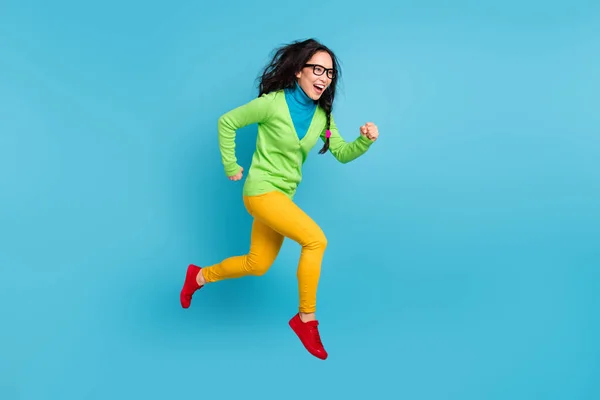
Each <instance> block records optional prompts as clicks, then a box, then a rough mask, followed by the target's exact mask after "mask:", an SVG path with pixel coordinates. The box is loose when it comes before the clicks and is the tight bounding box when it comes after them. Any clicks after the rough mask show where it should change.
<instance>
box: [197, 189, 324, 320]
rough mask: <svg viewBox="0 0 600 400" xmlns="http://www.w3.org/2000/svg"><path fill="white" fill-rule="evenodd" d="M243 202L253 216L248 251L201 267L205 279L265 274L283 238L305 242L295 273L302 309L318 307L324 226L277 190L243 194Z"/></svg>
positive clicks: (211, 280) (310, 311)
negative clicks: (260, 193)
mask: <svg viewBox="0 0 600 400" xmlns="http://www.w3.org/2000/svg"><path fill="white" fill-rule="evenodd" d="M244 205H245V207H246V209H247V210H248V212H249V213H250V215H251V216H252V217H253V218H254V221H253V223H252V234H251V238H250V251H249V252H248V253H247V254H244V255H240V256H234V257H229V258H227V259H225V260H223V261H221V262H220V263H218V264H215V265H211V266H209V267H206V268H203V269H202V274H203V276H204V279H205V280H206V282H217V281H220V280H223V279H230V278H239V277H242V276H247V275H256V276H259V275H263V274H265V273H266V272H267V271H268V270H269V268H270V267H271V265H272V264H273V262H274V261H275V258H276V257H277V254H279V250H280V249H281V245H282V244H283V239H284V238H285V237H287V238H290V239H292V240H294V241H295V242H297V243H298V244H300V245H301V246H302V251H301V253H300V260H299V262H298V269H297V272H296V276H297V278H298V294H299V300H300V306H299V311H300V312H303V313H313V312H315V311H316V307H317V305H316V304H317V286H318V283H319V277H320V274H321V262H322V260H323V254H324V253H325V248H326V247H327V239H326V237H325V234H324V233H323V231H322V230H321V228H320V227H319V226H318V225H317V224H316V223H315V222H314V221H313V220H312V219H311V218H310V217H309V216H308V215H307V214H306V213H305V212H304V211H302V209H300V208H299V207H298V206H297V205H296V204H295V203H294V202H293V201H292V200H291V199H290V198H288V197H287V196H286V195H284V194H283V193H280V192H277V191H274V192H269V193H266V194H262V195H258V196H244Z"/></svg>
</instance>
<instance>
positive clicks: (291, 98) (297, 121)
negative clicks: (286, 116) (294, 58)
mask: <svg viewBox="0 0 600 400" xmlns="http://www.w3.org/2000/svg"><path fill="white" fill-rule="evenodd" d="M285 99H286V101H287V104H288V108H289V110H290V115H291V117H292V122H293V123H294V128H295V129H296V133H297V135H298V139H302V138H303V137H304V136H305V135H306V132H307V131H308V128H309V127H310V123H311V122H312V119H313V116H314V113H315V110H316V108H317V102H316V101H314V100H313V99H311V98H310V97H308V95H307V94H306V93H304V90H302V88H301V87H300V85H299V84H298V82H296V84H295V85H294V87H293V88H291V89H285Z"/></svg>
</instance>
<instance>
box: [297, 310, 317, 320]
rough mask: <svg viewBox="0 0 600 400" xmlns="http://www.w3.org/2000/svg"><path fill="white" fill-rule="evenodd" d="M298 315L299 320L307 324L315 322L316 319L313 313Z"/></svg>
mask: <svg viewBox="0 0 600 400" xmlns="http://www.w3.org/2000/svg"><path fill="white" fill-rule="evenodd" d="M299 314H300V320H301V321H302V322H309V321H316V319H317V317H316V315H315V313H314V312H313V313H303V312H301V313H299Z"/></svg>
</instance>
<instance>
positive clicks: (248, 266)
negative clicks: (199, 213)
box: [180, 39, 379, 360]
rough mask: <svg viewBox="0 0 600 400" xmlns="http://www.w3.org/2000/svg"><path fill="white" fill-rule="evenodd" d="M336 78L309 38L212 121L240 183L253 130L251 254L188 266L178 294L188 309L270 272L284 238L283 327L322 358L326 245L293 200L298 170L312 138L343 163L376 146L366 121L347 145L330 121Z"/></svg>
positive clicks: (322, 49) (228, 168) (280, 52)
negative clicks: (240, 152) (289, 282)
mask: <svg viewBox="0 0 600 400" xmlns="http://www.w3.org/2000/svg"><path fill="white" fill-rule="evenodd" d="M339 76H340V69H339V65H338V61H337V59H336V56H335V55H334V53H333V52H332V51H331V50H330V49H329V48H327V47H326V46H324V45H323V44H321V43H319V42H317V41H316V40H314V39H309V40H305V41H296V42H293V43H290V44H288V45H286V46H284V47H281V48H279V49H277V50H276V51H275V52H274V56H273V59H272V60H271V62H270V63H269V64H268V65H267V67H266V68H265V70H264V71H263V73H262V75H261V78H260V85H259V93H258V97H257V98H255V99H254V100H251V101H250V102H248V103H246V104H244V105H242V106H239V107H237V108H235V109H233V110H231V111H229V112H227V113H225V114H224V115H222V116H221V117H220V118H219V120H218V138H219V146H220V151H221V158H222V162H223V166H224V169H225V175H226V176H227V177H228V178H229V179H230V180H232V181H239V180H240V179H242V176H243V173H244V169H243V168H242V167H241V166H240V165H238V163H237V158H236V156H235V136H236V131H237V130H238V129H240V128H242V127H245V126H248V125H251V124H257V125H258V136H257V141H256V150H255V152H254V154H253V157H252V163H251V165H250V168H249V170H248V176H247V178H246V181H245V182H244V186H243V202H244V206H245V208H246V210H247V211H248V213H249V214H250V215H251V216H252V217H253V223H252V233H251V237H250V250H249V252H248V253H247V254H244V255H238V256H233V257H229V258H227V259H225V260H223V261H221V262H219V263H218V264H214V265H211V266H206V267H203V268H202V267H199V266H196V265H194V264H190V265H189V266H188V268H187V273H186V276H185V282H184V284H183V288H182V290H181V294H180V300H181V306H182V307H183V308H188V307H189V306H190V304H191V301H192V296H193V294H194V293H195V291H196V290H198V289H200V288H202V287H203V286H204V285H206V284H209V283H214V282H217V281H221V280H224V279H232V278H240V277H243V276H248V275H254V276H260V275H263V274H265V273H266V272H267V270H268V269H269V268H270V267H271V265H272V264H273V262H274V261H275V258H276V257H277V255H278V253H279V250H280V249H281V246H282V244H283V239H284V238H286V237H287V238H289V239H291V240H293V241H295V242H297V243H298V244H299V245H300V246H301V247H302V251H301V254H300V260H299V262H298V267H297V278H298V295H299V308H298V312H297V313H296V314H295V315H294V316H293V317H292V318H291V319H290V321H289V325H290V327H291V329H292V330H293V331H294V332H295V334H296V335H297V336H298V338H299V339H300V341H301V342H302V344H303V345H304V347H305V348H306V349H307V350H308V352H310V353H311V354H312V355H313V356H315V357H318V358H320V359H323V360H324V359H326V358H327V352H326V351H325V348H324V347H323V344H322V342H321V338H320V335H319V330H318V325H319V322H318V320H317V318H316V315H315V312H316V305H317V285H318V283H319V277H320V272H321V262H322V259H323V254H324V252H325V248H326V246H327V238H326V237H325V234H324V233H323V231H322V230H321V228H320V227H319V225H317V223H315V221H313V220H312V219H311V218H310V217H309V216H308V215H307V214H306V213H305V212H304V211H302V209H300V208H299V207H298V206H297V205H296V204H295V203H294V201H293V198H294V194H295V192H296V189H297V187H298V185H299V183H300V181H301V180H302V165H303V164H304V162H305V160H306V157H307V155H308V154H309V152H310V151H311V150H312V149H313V148H314V146H315V145H316V143H317V140H318V139H321V140H322V141H323V142H324V145H323V148H322V149H321V150H320V151H319V153H320V154H324V153H326V152H328V151H329V152H330V153H331V154H332V155H333V156H334V157H335V158H336V159H337V160H338V161H339V162H341V163H347V162H350V161H352V160H354V159H356V158H357V157H359V156H361V155H362V154H364V153H365V152H366V151H367V150H368V149H369V147H370V146H371V145H372V144H373V142H374V141H375V140H377V138H378V136H379V132H378V129H377V126H376V125H375V124H373V123H370V122H369V123H366V124H365V125H363V126H361V127H360V129H359V133H360V134H359V135H357V137H356V138H355V139H354V140H353V141H352V142H346V141H345V140H344V139H343V138H342V136H340V133H339V132H338V129H337V128H336V125H335V122H334V118H333V116H332V107H333V101H334V98H335V90H336V85H337V82H338V78H339Z"/></svg>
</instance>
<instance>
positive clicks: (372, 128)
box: [360, 122, 379, 141]
mask: <svg viewBox="0 0 600 400" xmlns="http://www.w3.org/2000/svg"><path fill="white" fill-rule="evenodd" d="M360 134H361V135H363V136H364V137H366V138H367V139H369V140H372V141H375V140H377V138H378V137H379V129H377V125H375V124H374V123H372V122H367V123H366V124H364V125H363V126H361V127H360Z"/></svg>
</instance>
